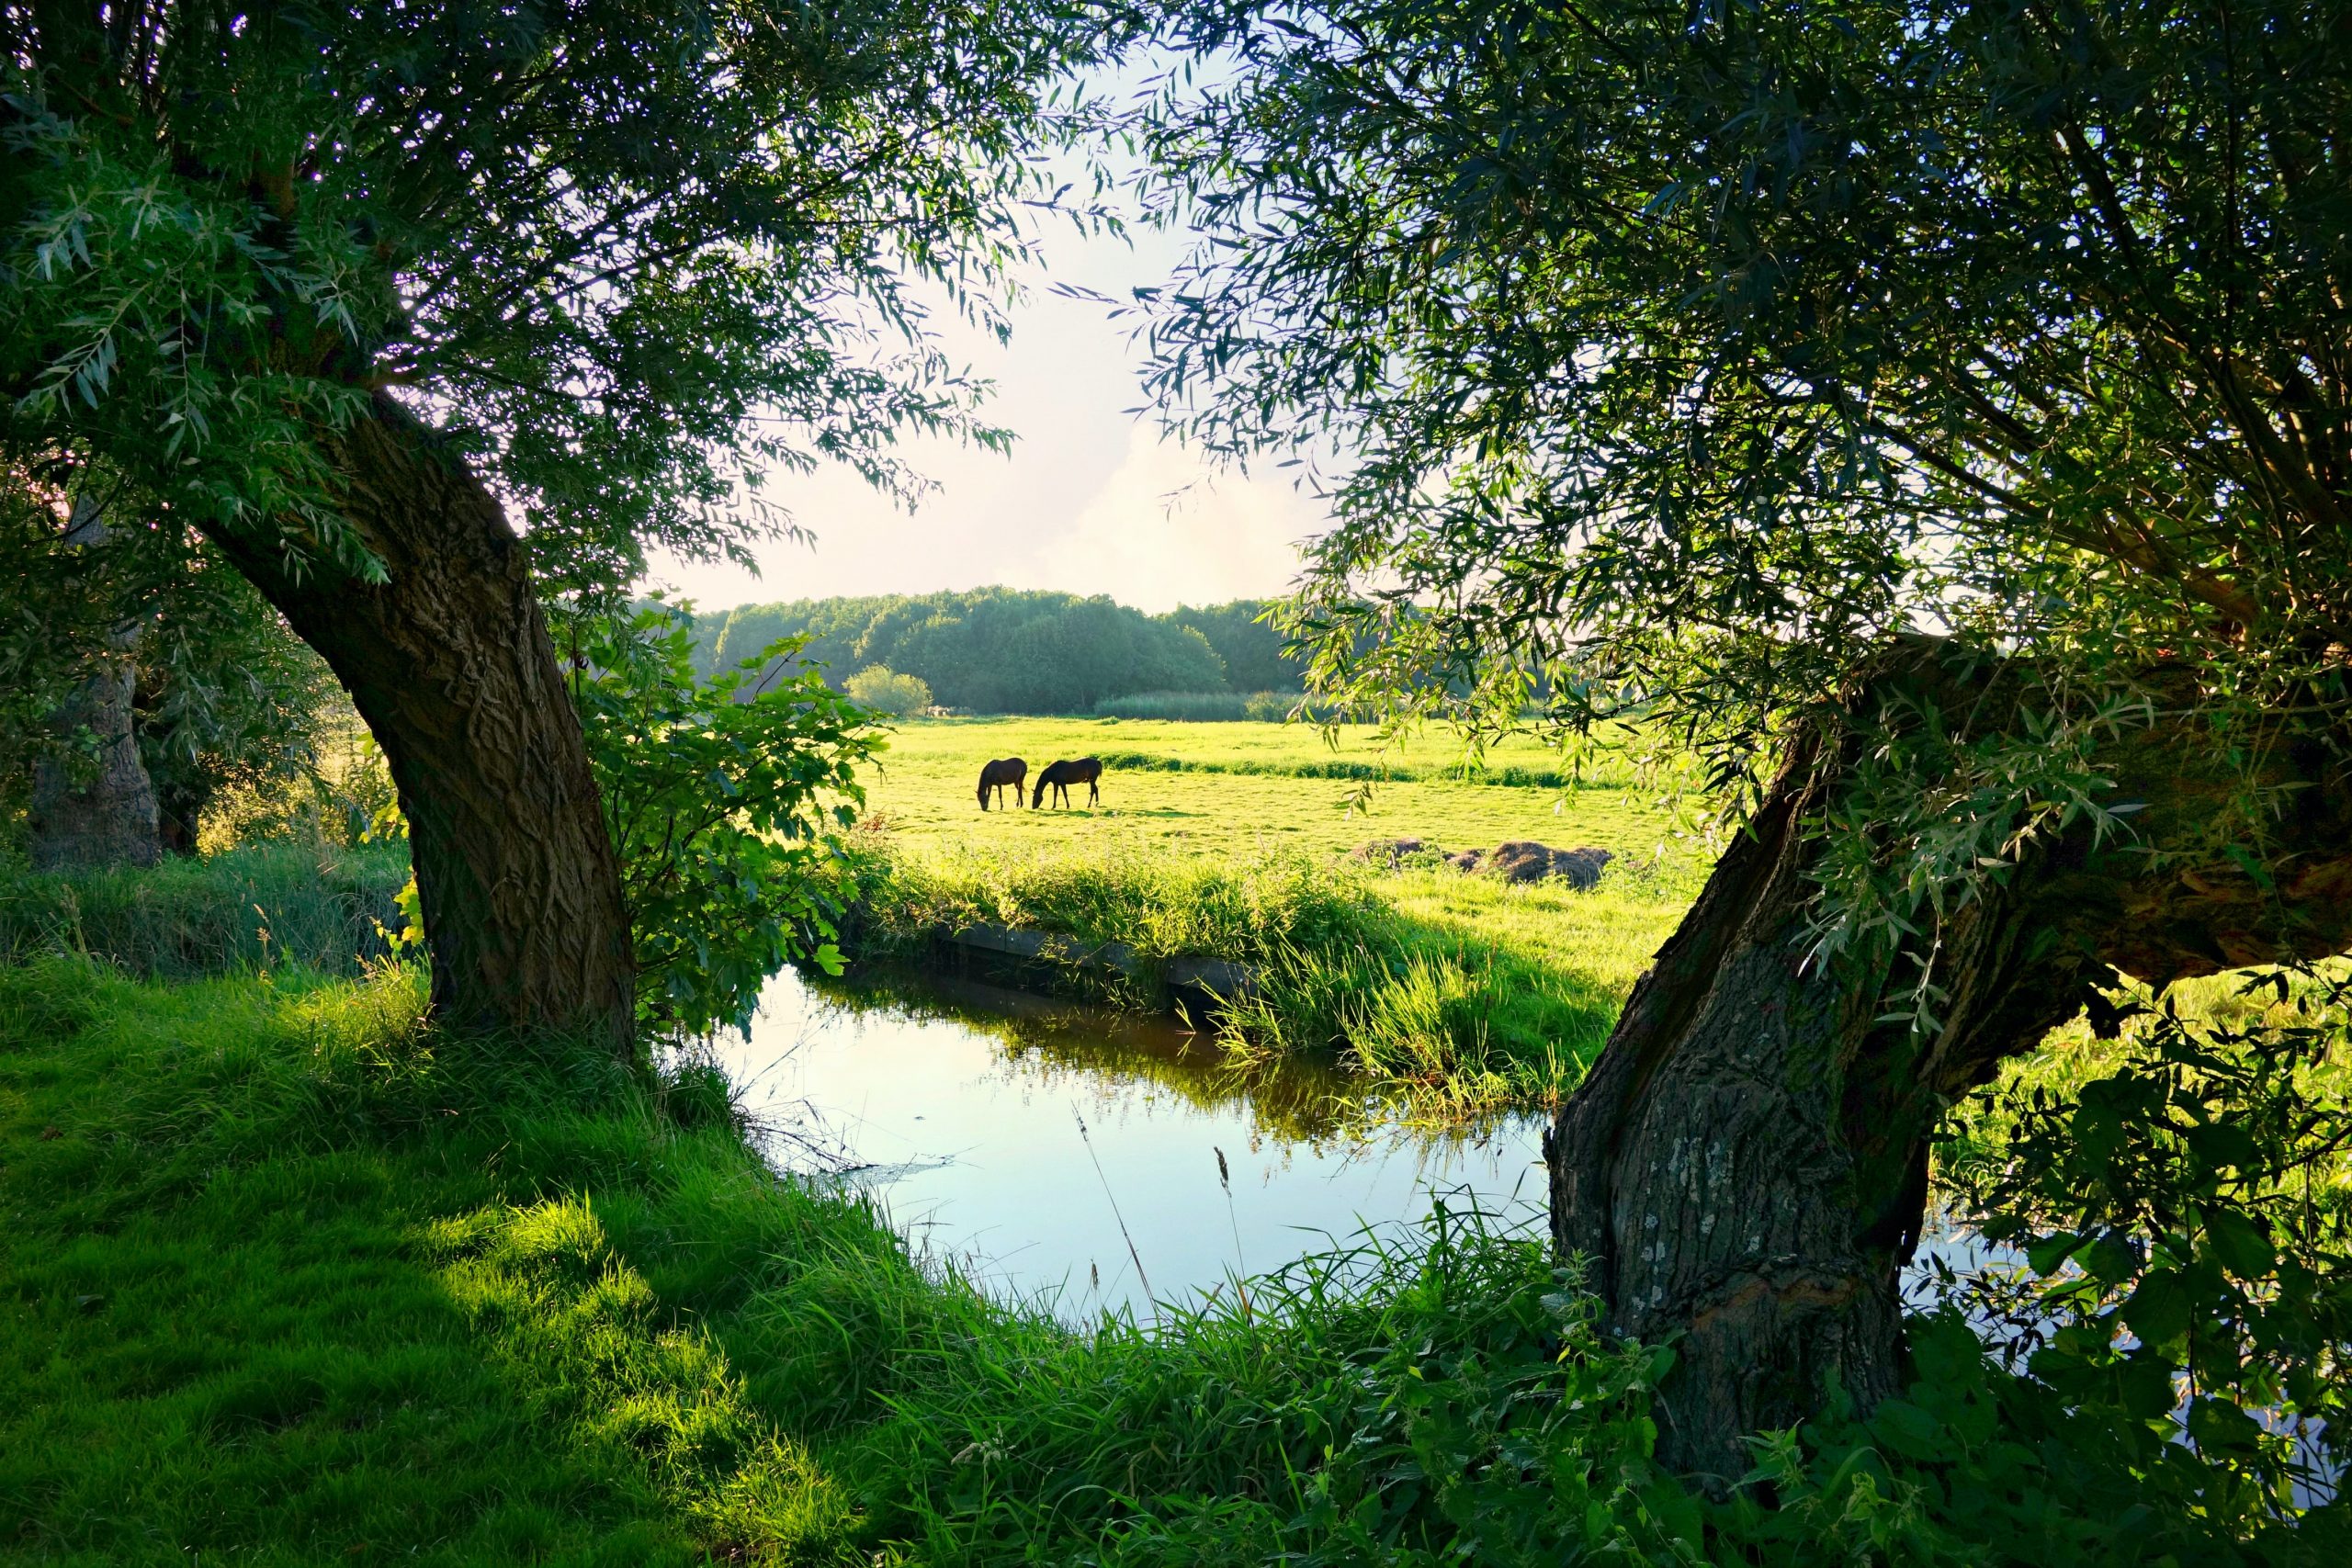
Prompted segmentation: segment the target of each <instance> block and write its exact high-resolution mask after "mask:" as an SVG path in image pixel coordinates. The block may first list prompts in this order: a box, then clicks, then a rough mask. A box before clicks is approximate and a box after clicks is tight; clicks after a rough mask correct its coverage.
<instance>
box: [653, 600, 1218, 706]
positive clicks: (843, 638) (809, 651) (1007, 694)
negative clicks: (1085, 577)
mask: <svg viewBox="0 0 2352 1568" xmlns="http://www.w3.org/2000/svg"><path fill="white" fill-rule="evenodd" d="M782 638H791V639H795V640H796V641H797V642H798V643H799V644H800V647H799V651H798V653H797V656H796V657H797V660H798V661H799V662H801V663H804V664H807V663H814V664H821V665H824V666H826V667H827V668H828V669H829V670H830V671H847V670H854V669H858V668H860V667H861V666H864V665H868V664H882V665H887V666H888V667H889V668H890V669H892V670H898V671H905V672H907V673H908V674H910V675H916V676H919V677H921V678H922V680H923V681H924V682H927V683H928V684H929V685H930V687H931V689H932V690H933V692H934V693H936V694H938V698H939V701H941V702H942V703H944V704H946V705H948V706H950V707H957V708H968V709H971V710H973V711H976V712H979V713H1080V714H1082V713H1091V712H1092V711H1093V710H1094V707H1095V705H1097V704H1098V703H1101V702H1103V701H1104V700H1105V699H1108V698H1112V697H1119V696H1125V695H1127V694H1131V693H1136V692H1160V691H1216V690H1219V689H1221V688H1222V687H1224V685H1225V684H1226V671H1225V667H1224V666H1223V665H1222V664H1221V663H1219V662H1218V660H1217V657H1216V653H1215V652H1213V651H1212V650H1211V649H1210V648H1209V645H1208V643H1207V641H1206V640H1205V639H1204V637H1201V635H1200V634H1199V633H1198V632H1195V631H1193V630H1191V629H1190V628H1188V627H1185V626H1176V625H1172V624H1170V623H1168V622H1166V621H1165V620H1154V619H1152V618H1150V617H1148V616H1147V615H1144V614H1143V613H1142V612H1140V611H1137V610H1131V609H1128V608H1127V607H1126V606H1125V605H1124V604H1114V603H1113V602H1112V601H1111V600H1110V599H1108V598H1106V597H1103V596H1100V595H1097V596H1096V597H1093V598H1091V599H1081V598H1079V597H1077V596H1075V595H1072V594H1069V593H1046V592H1023V591H1020V590H1015V589H1008V588H982V589H977V590H975V591H973V592H966V593H926V594H921V595H917V596H913V597H906V596H899V595H890V596H887V597H881V598H873V599H817V600H803V601H800V602H798V603H796V604H745V605H741V606H739V607H738V608H736V609H733V610H730V611H729V612H727V614H726V615H725V616H724V617H723V618H714V620H713V622H712V623H711V624H710V625H709V626H707V629H706V631H705V632H704V635H703V636H702V637H701V638H700V650H699V654H698V657H699V659H700V661H701V667H702V668H704V669H706V670H708V669H716V668H717V667H718V665H720V664H721V663H735V662H740V661H741V660H743V659H745V658H748V657H751V656H752V655H753V654H755V653H756V652H757V651H758V650H759V649H761V648H763V647H764V646H765V645H766V644H768V643H770V642H774V641H776V640H778V639H782ZM835 678H836V679H838V676H836V677H835Z"/></svg>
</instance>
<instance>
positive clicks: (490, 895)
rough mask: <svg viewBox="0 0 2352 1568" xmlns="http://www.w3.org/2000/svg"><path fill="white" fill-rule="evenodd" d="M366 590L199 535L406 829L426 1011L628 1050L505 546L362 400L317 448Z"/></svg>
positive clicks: (528, 619)
mask: <svg viewBox="0 0 2352 1568" xmlns="http://www.w3.org/2000/svg"><path fill="white" fill-rule="evenodd" d="M331 450H332V453H333V456H334V460H335V464H336V467H337V469H338V471H339V476H340V479H341V481H342V485H343V493H342V495H341V497H340V500H341V502H342V508H343V512H344V515H345V519H346V521H347V522H348V523H349V525H351V527H353V528H354V529H355V530H356V532H357V535H358V536H359V538H360V539H361V540H362V541H363V542H364V543H365V544H366V545H367V546H368V548H369V549H371V550H372V551H374V552H375V554H376V556H377V557H378V558H379V559H380V560H381V561H382V562H383V564H384V572H385V579H386V580H385V581H383V582H382V583H380V584H371V583H368V582H364V581H360V580H358V579H356V578H355V577H351V576H348V575H345V574H343V573H340V572H337V571H335V570H334V569H332V568H331V567H328V566H326V565H324V564H323V563H312V564H311V565H310V566H309V567H308V568H306V569H305V570H299V571H298V570H291V569H289V568H288V564H287V562H286V560H285V558H283V557H282V556H281V555H280V554H279V552H278V551H277V548H276V547H275V546H274V545H273V544H266V543H257V542H255V541H254V540H253V539H251V538H249V537H245V536H240V535H238V534H236V533H234V532H232V531H230V530H227V529H212V530H209V533H210V535H211V537H212V538H213V540H214V542H215V543H216V544H218V545H219V546H220V547H221V549H222V550H223V551H224V552H226V553H227V554H228V556H229V557H230V558H231V559H232V560H233V561H234V562H235V563H236V565H237V567H238V569H239V570H242V571H243V572H244V573H245V575H246V576H247V577H248V578H250V579H251V580H252V581H253V582H254V585H255V586H256V587H258V588H259V589H260V590H261V592H262V593H263V594H264V595H265V596H266V597H267V598H268V600H269V601H270V603H271V604H275V605H276V606H277V609H278V610H279V611H280V612H281V613H282V614H283V615H285V616H286V618H287V621H288V623H289V624H290V625H291V626H293V628H294V630H295V631H296V632H297V633H298V634H300V636H301V637H302V638H303V640H305V641H306V642H308V643H309V644H310V645H311V647H312V648H314V649H317V650H318V651H319V653H320V655H321V656H322V658H324V659H325V660H326V661H327V663H328V665H329V666H330V667H331V668H333V670H334V672H335V674H336V675H337V676H338V677H339V678H340V679H341V680H342V682H343V684H344V686H345V689H346V690H347V691H349V693H350V694H351V699H352V702H353V704H354V705H356V707H357V708H358V710H359V713H360V716H362V717H363V718H365V719H366V720H367V722H368V728H369V729H370V730H371V731H372V732H373V733H374V735H375V737H376V740H377V742H378V744H379V745H380V746H382V747H383V749H384V757H385V760H386V761H387V762H388V763H389V764H390V771H391V775H392V782H393V784H394V786H395V787H396V788H397V789H398V791H399V794H400V802H401V810H402V811H403V812H404V813H405V814H406V815H407V818H408V829H409V847H410V852H411V854H412V856H413V859H414V862H415V866H416V885H417V892H418V895H419V897H420V899H421V901H422V903H423V906H424V930H425V938H426V941H427V942H428V944H429V945H430V947H431V949H432V953H433V1000H434V1006H435V1010H436V1012H438V1013H440V1014H441V1015H442V1016H444V1017H445V1018H447V1019H448V1020H450V1021H455V1022H457V1023H459V1024H461V1025H464V1026H468V1027H479V1028H534V1027H546V1026H550V1025H552V1026H556V1027H560V1028H567V1029H575V1030H581V1031H584V1032H588V1033H591V1034H593V1035H594V1036H595V1037H597V1038H599V1039H602V1040H604V1041H606V1042H608V1043H611V1044H612V1045H613V1046H614V1047H615V1048H616V1049H618V1050H624V1051H626V1050H627V1049H628V1048H629V1045H630V1043H631V1039H632V1034H633V1030H634V1023H635V1010H636V1000H635V972H634V966H633V962H632V956H631V953H630V945H629V928H628V913H627V911H626V909H625V908H624V907H623V905H622V901H621V884H620V874H619V868H618V865H617V863H616V860H615V858H614V854H613V850H612V845H611V842H610V840H609V839H608V838H607V836H606V834H605V824H604V818H603V814H602V811H601V809H600V807H599V805H598V797H597V793H596V784H595V780H594V776H593V775H592V774H591V773H590V771H589V765H588V754H587V749H586V746H585V744H584V743H583V741H582V736H581V731H580V722H579V718H578V716H577V715H576V714H575V713H574V711H573V709H572V706H571V697H570V694H568V693H567V692H566V691H565V689H564V683H563V677H562V674H561V671H560V670H559V668H558V666H557V663H556V657H555V647H554V644H553V643H552V642H551V641H550V640H549V638H548V630H547V623H546V621H545V619H544V617H543V616H542V615H541V613H540V609H539V604H538V599H537V594H536V592H534V589H533V585H532V581H531V573H530V567H529V563H528V560H527V558H526V551H525V548H524V546H523V542H522V540H521V539H520V538H518V537H517V536H515V532H514V530H513V529H511V528H510V527H509V526H508V525H507V523H506V519H505V516H504V514H503V512H502V511H501V510H500V507H499V505H498V502H497V501H496V500H495V499H494V498H493V497H492V495H491V493H490V491H488V490H487V489H486V488H485V487H484V486H483V485H482V483H481V480H480V479H478V478H477V477H476V476H475V475H474V474H473V473H472V472H471V471H470V470H469V468H467V467H466V465H465V464H464V462H463V460H462V459H461V458H460V457H458V456H457V455H455V454H453V453H450V452H448V451H447V450H445V449H444V448H443V446H441V444H440V443H439V441H438V440H437V439H436V438H435V435H434V434H433V432H431V431H430V430H428V429H427V428H426V427H425V426H424V425H423V424H422V423H420V422H419V421H417V420H416V419H415V418H414V417H413V416H412V415H411V414H409V413H408V412H407V411H405V410H404V409H402V408H401V406H400V405H399V404H397V403H395V402H393V401H392V400H390V398H388V397H386V396H384V395H383V394H381V393H379V394H377V395H376V397H375V399H374V401H373V403H372V405H371V408H370V411H369V413H368V416H367V417H365V418H363V419H361V420H360V421H359V422H357V423H356V425H355V426H354V427H353V428H352V429H350V430H349V431H347V432H345V433H344V434H341V435H340V436H338V437H336V438H334V440H333V442H332V443H331Z"/></svg>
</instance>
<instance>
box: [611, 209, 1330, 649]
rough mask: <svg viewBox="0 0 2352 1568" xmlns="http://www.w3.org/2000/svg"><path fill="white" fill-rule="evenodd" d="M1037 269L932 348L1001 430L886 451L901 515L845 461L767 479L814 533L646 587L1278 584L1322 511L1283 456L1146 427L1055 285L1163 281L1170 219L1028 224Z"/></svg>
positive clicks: (1113, 348)
mask: <svg viewBox="0 0 2352 1568" xmlns="http://www.w3.org/2000/svg"><path fill="white" fill-rule="evenodd" d="M1041 244H1042V247H1043V251H1044V267H1043V269H1042V270H1041V271H1039V272H1036V273H1033V274H1032V275H1030V276H1029V277H1028V278H1027V279H1026V281H1027V283H1028V285H1029V291H1028V297H1027V299H1025V300H1024V301H1023V303H1022V304H1021V305H1019V306H1018V307H1016V309H1015V310H1014V311H1013V313H1012V342H1011V343H1010V344H998V343H997V342H996V340H995V338H994V337H992V336H990V335H989V334H986V333H981V332H978V331H976V330H974V329H972V328H969V327H967V326H965V325H964V324H963V323H962V322H961V321H957V320H955V319H953V318H952V317H950V318H948V319H947V320H945V321H944V322H943V323H942V325H941V331H940V336H941V338H942V340H943V342H944V344H945V346H946V349H947V353H948V355H949V356H950V357H951V358H952V359H954V360H956V362H957V363H959V364H963V365H967V366H969V367H971V369H972V371H973V372H974V374H976V375H978V376H980V377H983V378H988V379H990V380H992V381H994V382H995V383H996V395H995V398H994V400H993V401H992V404H991V406H990V408H989V411H988V412H987V414H986V416H985V417H986V418H987V419H988V420H989V422H991V423H996V424H998V425H1001V426H1003V427H1005V428H1007V429H1009V430H1011V431H1012V433H1013V434H1014V437H1015V440H1014V445H1013V450H1012V454H1011V455H1010V456H1009V457H1007V456H1003V455H1000V454H997V453H992V452H987V451H983V450H980V449H978V448H977V447H967V446H961V445H959V444H956V443H954V442H948V441H941V440H917V441H910V442H908V443H906V444H905V445H903V446H901V448H900V450H901V451H902V452H903V453H904V454H905V455H906V456H907V457H909V458H910V461H911V462H912V463H913V465H914V466H915V468H917V470H918V471H920V472H922V474H924V475H925V476H926V477H927V478H929V479H933V480H934V481H935V482H936V484H937V489H936V490H935V491H933V492H932V493H931V494H930V495H928V496H927V497H926V498H925V499H923V500H922V502H921V503H920V504H919V505H918V507H917V508H916V510H915V511H914V512H913V513H911V514H910V513H908V511H907V510H906V509H905V507H904V506H903V505H902V504H901V503H900V502H896V501H893V500H892V499H891V498H889V497H888V496H886V495H884V494H882V493H881V492H879V491H875V490H872V489H870V488H869V487H867V486H866V484H865V482H864V481H863V480H861V479H858V477H857V476H856V475H855V474H854V473H852V472H851V471H849V470H848V469H847V468H830V469H825V470H820V471H819V472H817V473H815V474H811V475H809V476H806V477H792V478H787V479H772V480H771V481H770V486H769V491H770V493H771V494H772V495H774V496H775V498H776V499H778V500H780V501H781V502H783V503H784V504H785V505H786V507H787V508H788V509H789V510H790V511H791V513H793V516H794V518H795V520H796V521H797V522H798V523H799V524H800V525H802V526H803V527H804V528H806V529H808V530H809V532H811V533H813V534H814V535H815V541H814V543H813V544H806V543H797V542H793V541H789V540H773V541H769V542H766V543H764V544H763V545H762V546H760V547H758V556H759V567H760V570H759V571H758V573H757V574H756V575H754V574H753V573H752V572H750V571H746V570H742V569H741V568H739V567H735V566H732V565H729V564H726V563H719V564H716V565H704V564H696V563H690V562H684V561H680V560H677V559H675V558H657V559H656V560H655V562H654V563H653V572H652V579H651V581H650V583H649V584H648V586H654V585H660V586H666V587H668V588H669V589H671V590H672V591H673V597H683V598H686V599H690V600H692V601H694V602H695V604H696V606H697V607H698V608H700V609H702V610H705V611H709V610H718V609H725V608H727V607H729V606H731V605H734V604H757V603H764V602H768V601H775V600H790V599H814V598H824V597H828V596H830V595H833V594H863V593H922V592H933V591H935V590H940V589H962V588H978V587H983V586H986V585H988V584H990V583H1001V584H1003V585H1005V586H1008V587H1013V588H1051V589H1061V590H1064V591H1066V592H1072V593H1107V594H1109V595H1111V597H1113V598H1114V599H1116V600H1119V601H1120V602H1121V603H1123V604H1133V605H1135V606H1136V608H1138V609H1142V610H1146V611H1151V612H1159V611H1162V610H1170V609H1173V608H1174V607H1175V606H1176V605H1178V604H1216V603H1221V602H1223V601H1225V600H1228V599H1240V598H1260V597H1264V596H1267V595H1271V594H1274V593H1278V592H1282V591H1283V589H1284V588H1285V587H1286V586H1287V585H1288V584H1289V582H1290V581H1291V578H1292V577H1293V575H1294V574H1295V572H1296V570H1297V569H1298V554H1297V551H1296V549H1295V544H1296V542H1297V541H1298V540H1299V539H1301V538H1304V537H1306V536H1310V535H1313V534H1315V533H1317V532H1319V531H1320V529H1321V527H1322V525H1323V513H1322V511H1321V509H1320V508H1319V507H1318V506H1317V504H1316V503H1315V502H1313V501H1312V500H1311V499H1310V498H1308V497H1306V496H1304V495H1302V494H1300V493H1298V491H1296V490H1295V488H1294V487H1293V485H1292V483H1291V480H1290V479H1289V478H1288V471H1287V470H1275V469H1271V468H1270V469H1264V470H1259V469H1253V470H1251V471H1250V473H1248V474H1246V475H1245V474H1242V473H1240V472H1238V471H1235V470H1232V469H1229V468H1218V467H1215V466H1212V465H1211V464H1209V463H1208V462H1206V461H1205V460H1204V458H1203V457H1201V456H1200V455H1198V454H1197V453H1195V452H1193V451H1192V450H1191V449H1189V448H1187V447H1184V446H1180V445H1177V444H1175V443H1172V442H1170V441H1167V440H1164V439H1162V438H1161V436H1160V435H1159V432H1158V430H1157V428H1156V426H1155V424H1154V423H1153V421H1152V420H1151V419H1150V418H1149V417H1148V416H1147V415H1139V414H1136V413H1132V412H1128V411H1130V410H1132V409H1134V408H1136V405H1137V404H1139V403H1140V402H1141V401H1142V400H1143V394H1142V390H1141V387H1140V385H1139V382H1138V380H1137V372H1138V368H1139V366H1140V360H1141V355H1140V351H1139V350H1138V349H1136V348H1135V347H1133V346H1132V345H1131V344H1130V343H1129V335H1128V334H1129V332H1130V327H1129V325H1128V323H1127V322H1126V321H1114V320H1113V319H1112V317H1111V314H1110V311H1109V309H1108V307H1106V306H1105V305H1103V303H1102V302H1100V301H1099V300H1090V299H1073V298H1070V297H1068V296H1065V295H1059V294H1056V293H1053V292H1051V291H1050V287H1049V286H1050V285H1051V284H1054V283H1057V282H1065V283H1069V284H1072V285H1076V286H1078V287H1080V288H1085V289H1091V290H1092V291H1094V292H1096V293H1098V294H1102V295H1107V296H1110V297H1112V298H1113V299H1126V298H1127V297H1128V295H1127V291H1128V290H1129V289H1130V288H1134V287H1136V286H1137V285H1146V284H1157V283H1159V282H1162V281H1164V280H1165V279H1166V278H1167V276H1168V275H1169V273H1170V269H1171V268H1172V267H1173V265H1174V264H1175V262H1176V260H1177V258H1178V255H1179V254H1180V251H1181V248H1182V243H1181V238H1180V237H1179V236H1173V235H1167V234H1160V233H1156V232H1143V233H1139V234H1137V235H1136V236H1135V237H1134V239H1133V241H1132V243H1131V242H1130V240H1129V239H1127V238H1124V237H1120V236H1085V235H1080V234H1079V233H1077V232H1075V231H1073V230H1072V229H1070V228H1069V227H1058V228H1056V229H1051V230H1048V231H1046V232H1045V234H1044V236H1043V239H1042V241H1041Z"/></svg>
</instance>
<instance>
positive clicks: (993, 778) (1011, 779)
mask: <svg viewBox="0 0 2352 1568" xmlns="http://www.w3.org/2000/svg"><path fill="white" fill-rule="evenodd" d="M1028 776H1029V764H1028V763H1026V762H1024V761H1022V760H1021V759H1020V758H1018V757H999V758H998V759H997V760H996V761H993V762H990V763H989V765H988V766H987V767H985V768H982V769H981V770H980V809H981V810H983V811H986V810H987V809H988V808H989V791H990V790H994V791H996V803H997V804H998V805H999V806H1002V805H1003V804H1004V792H1005V791H1006V790H1007V789H1010V790H1012V803H1013V804H1014V805H1015V806H1018V805H1020V804H1021V783H1022V781H1023V779H1026V778H1027V777H1028Z"/></svg>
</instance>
